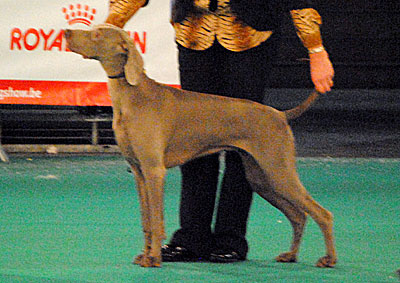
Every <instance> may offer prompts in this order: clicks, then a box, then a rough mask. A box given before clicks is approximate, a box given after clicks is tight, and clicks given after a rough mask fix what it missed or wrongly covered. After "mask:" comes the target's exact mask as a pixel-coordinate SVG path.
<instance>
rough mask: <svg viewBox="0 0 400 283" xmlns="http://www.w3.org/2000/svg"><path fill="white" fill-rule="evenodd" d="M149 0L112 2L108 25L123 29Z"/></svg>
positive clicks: (111, 0)
mask: <svg viewBox="0 0 400 283" xmlns="http://www.w3.org/2000/svg"><path fill="white" fill-rule="evenodd" d="M148 2H149V0H110V6H109V11H108V16H107V19H106V23H108V24H112V25H115V26H117V27H120V28H122V27H123V26H124V25H125V24H126V23H127V22H128V21H129V19H130V18H131V17H132V16H133V15H134V14H135V13H136V12H137V11H138V10H139V9H140V8H141V7H144V6H146V5H147V4H148Z"/></svg>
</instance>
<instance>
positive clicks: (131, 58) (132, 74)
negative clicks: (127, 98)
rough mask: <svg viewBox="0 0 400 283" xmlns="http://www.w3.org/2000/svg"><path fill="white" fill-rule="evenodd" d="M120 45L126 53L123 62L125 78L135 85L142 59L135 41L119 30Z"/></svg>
mask: <svg viewBox="0 0 400 283" xmlns="http://www.w3.org/2000/svg"><path fill="white" fill-rule="evenodd" d="M121 37H122V44H121V47H122V48H123V49H124V50H125V52H126V53H127V55H128V59H127V61H126V64H125V78H126V80H127V81H128V83H129V84H130V85H137V84H138V80H139V76H140V74H141V73H142V72H143V59H142V56H140V54H139V52H138V51H137V49H136V47H135V43H134V42H133V40H132V39H131V38H130V37H129V35H128V33H127V32H125V31H122V32H121Z"/></svg>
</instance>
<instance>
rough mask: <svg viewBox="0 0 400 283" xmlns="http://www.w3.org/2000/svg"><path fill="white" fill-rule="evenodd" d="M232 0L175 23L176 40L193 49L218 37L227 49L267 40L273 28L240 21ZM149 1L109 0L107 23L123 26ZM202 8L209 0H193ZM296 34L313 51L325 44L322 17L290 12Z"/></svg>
mask: <svg viewBox="0 0 400 283" xmlns="http://www.w3.org/2000/svg"><path fill="white" fill-rule="evenodd" d="M229 2H230V0H218V7H217V10H216V11H215V12H213V13H211V12H208V13H203V14H201V15H200V16H199V15H196V16H189V17H187V18H186V19H185V20H184V21H183V22H181V23H173V26H174V29H175V33H176V41H177V42H178V43H179V44H180V45H182V46H184V47H186V48H190V49H193V50H205V49H207V48H209V47H211V46H212V45H213V43H214V41H215V40H218V42H219V43H220V44H221V45H222V46H224V47H225V48H226V49H228V50H231V51H235V52H239V51H245V50H248V49H250V48H253V47H256V46H258V45H260V44H261V43H263V42H265V41H266V40H267V39H268V38H269V37H270V36H271V35H272V33H273V32H272V31H257V30H255V29H253V28H252V27H250V26H248V25H246V24H245V23H243V22H242V21H240V20H239V19H238V18H237V17H236V15H235V14H234V13H233V12H232V11H231V9H230V6H229ZM146 3H147V1H146V0H110V11H109V16H108V18H107V20H106V22H108V23H111V24H114V25H117V26H120V27H123V26H124V25H125V23H126V22H127V21H128V20H129V19H130V18H131V17H132V15H133V14H134V13H136V11H137V10H138V9H139V8H140V7H142V6H144V5H145V4H146ZM194 4H195V5H196V6H197V7H199V8H201V9H202V10H208V8H209V5H210V0H194ZM291 16H292V20H293V23H294V26H295V28H296V31H297V35H298V36H299V38H300V39H301V41H302V42H303V45H304V46H305V47H306V48H307V49H308V50H309V51H311V52H312V50H313V49H315V48H318V47H322V39H321V34H320V29H319V26H320V25H321V23H322V21H321V17H320V15H319V14H318V12H317V11H316V10H314V9H311V8H307V9H300V10H292V11H291Z"/></svg>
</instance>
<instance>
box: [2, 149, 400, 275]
mask: <svg viewBox="0 0 400 283" xmlns="http://www.w3.org/2000/svg"><path fill="white" fill-rule="evenodd" d="M298 170H299V174H300V176H301V179H302V181H303V183H304V184H305V186H306V187H307V189H308V190H309V192H310V193H311V194H312V196H313V197H314V198H315V199H316V200H317V201H318V202H320V203H321V204H322V205H323V206H324V207H326V208H327V209H329V210H330V211H332V212H333V213H334V215H335V236H336V245H337V250H338V256H339V262H338V265H337V267H336V268H334V269H319V268H316V267H314V263H315V262H316V260H317V259H318V258H319V257H320V256H322V255H323V254H324V244H323V238H322V235H321V233H320V231H319V229H318V227H317V225H316V224H315V223H314V222H313V221H312V220H311V219H310V220H309V221H308V225H307V229H306V232H305V236H304V240H303V244H302V247H301V251H300V256H299V263H297V264H281V263H276V262H274V261H273V258H274V257H275V256H276V255H278V254H279V253H280V252H283V251H286V250H287V248H288V246H289V243H290V239H291V228H290V225H289V223H288V221H287V220H286V218H285V217H284V216H283V215H282V214H281V213H280V212H279V211H277V210H276V209H274V208H273V207H272V206H270V205H269V204H268V203H266V202H265V201H264V200H262V199H261V198H260V197H258V196H257V197H256V198H255V201H254V204H253V206H252V210H251V215H250V221H249V229H248V241H249V244H250V252H249V256H248V260H247V261H245V262H242V263H235V264H226V265H221V264H211V263H164V265H163V268H156V269H154V268H152V269H146V268H141V267H139V266H136V265H132V264H131V261H132V259H133V257H134V256H135V255H136V254H138V253H140V251H141V248H142V241H143V240H142V233H141V226H140V215H139V208H138V207H139V203H138V199H137V195H136V191H135V188H134V181H133V178H132V176H131V175H130V174H129V173H127V171H126V164H125V162H124V161H123V159H122V158H121V157H119V156H88V157H62V156H55V157H44V156H42V157H32V158H27V157H11V163H9V164H5V163H0V216H1V218H0V282H183V281H184V282H400V279H399V277H398V276H397V275H396V273H395V271H396V270H397V269H399V268H400V217H399V213H400V178H399V174H400V160H399V159H332V158H331V159H316V158H314V159H310V158H300V159H299V161H298ZM179 182H180V174H179V170H178V169H172V170H170V171H169V173H168V177H167V180H166V190H165V207H166V212H165V218H166V230H167V233H168V235H169V236H170V235H171V234H172V233H173V231H174V230H175V229H176V228H177V227H178V226H177V225H178V205H179V190H180V188H179Z"/></svg>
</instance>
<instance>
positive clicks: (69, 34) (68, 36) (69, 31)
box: [64, 29, 72, 38]
mask: <svg viewBox="0 0 400 283" xmlns="http://www.w3.org/2000/svg"><path fill="white" fill-rule="evenodd" d="M71 34H72V30H70V29H66V30H64V36H65V38H70V37H71Z"/></svg>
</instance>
